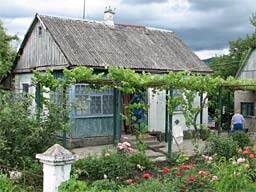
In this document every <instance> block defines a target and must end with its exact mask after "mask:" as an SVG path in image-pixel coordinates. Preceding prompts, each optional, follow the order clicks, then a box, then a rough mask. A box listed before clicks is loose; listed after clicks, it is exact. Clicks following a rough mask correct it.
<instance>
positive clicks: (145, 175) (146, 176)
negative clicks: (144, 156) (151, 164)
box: [142, 173, 151, 179]
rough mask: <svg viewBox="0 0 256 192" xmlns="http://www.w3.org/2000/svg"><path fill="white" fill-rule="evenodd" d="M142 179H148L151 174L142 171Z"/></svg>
mask: <svg viewBox="0 0 256 192" xmlns="http://www.w3.org/2000/svg"><path fill="white" fill-rule="evenodd" d="M142 177H143V178H144V179H149V178H150V177H151V175H150V174H149V173H144V174H143V176H142Z"/></svg>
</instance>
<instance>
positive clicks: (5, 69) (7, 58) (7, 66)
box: [0, 20, 18, 82]
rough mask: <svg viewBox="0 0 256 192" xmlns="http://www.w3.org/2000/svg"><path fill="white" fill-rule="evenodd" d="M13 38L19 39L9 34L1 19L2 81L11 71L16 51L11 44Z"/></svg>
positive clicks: (0, 66) (0, 78)
mask: <svg viewBox="0 0 256 192" xmlns="http://www.w3.org/2000/svg"><path fill="white" fill-rule="evenodd" d="M13 40H18V37H17V36H16V35H14V36H12V35H8V34H7V33H6V31H5V29H4V27H3V23H2V22H1V20H0V82H1V81H2V80H3V78H4V77H6V76H7V74H8V73H9V72H10V70H11V68H12V66H13V61H14V59H15V54H16V51H15V49H14V48H13V47H12V46H11V42H12V41H13Z"/></svg>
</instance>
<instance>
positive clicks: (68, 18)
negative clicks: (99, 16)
mask: <svg viewBox="0 0 256 192" xmlns="http://www.w3.org/2000/svg"><path fill="white" fill-rule="evenodd" d="M37 15H38V16H39V18H40V17H46V18H47V17H48V18H57V19H61V20H72V21H78V22H80V21H81V22H87V23H97V24H103V25H105V23H104V21H98V20H91V19H79V18H72V17H63V16H55V15H41V14H38V13H37ZM114 25H115V26H121V27H129V28H142V29H148V30H152V31H160V32H167V33H174V32H173V31H171V30H168V29H163V28H157V27H149V26H144V25H132V24H123V23H114Z"/></svg>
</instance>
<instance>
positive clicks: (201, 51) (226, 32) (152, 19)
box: [0, 0, 256, 59]
mask: <svg viewBox="0 0 256 192" xmlns="http://www.w3.org/2000/svg"><path fill="white" fill-rule="evenodd" d="M83 3H84V0H0V5H1V6H0V19H1V20H2V21H3V23H4V27H5V28H6V29H7V30H8V32H9V33H11V34H18V35H19V37H21V38H23V36H24V34H25V33H26V31H27V29H28V27H29V25H30V24H31V22H32V19H33V17H34V15H35V14H36V13H39V14H44V15H53V16H63V17H71V18H82V15H83ZM85 5H86V8H85V11H86V14H85V15H86V19H90V20H102V19H103V12H104V10H105V7H106V6H111V7H113V8H116V14H115V16H114V22H115V23H123V24H131V25H144V26H149V27H156V28H163V29H168V30H172V31H174V32H175V33H176V34H177V36H178V37H179V38H181V39H182V40H183V42H185V44H186V45H187V46H189V47H190V48H192V49H193V51H195V52H196V54H197V55H199V57H200V58H202V59H204V58H208V57H210V56H213V55H215V54H223V53H227V47H228V42H229V41H230V40H235V39H237V38H238V37H244V36H245V35H246V34H251V33H252V32H253V31H254V29H253V27H252V26H251V25H250V24H249V16H250V15H251V14H252V13H253V12H255V11H256V0H85Z"/></svg>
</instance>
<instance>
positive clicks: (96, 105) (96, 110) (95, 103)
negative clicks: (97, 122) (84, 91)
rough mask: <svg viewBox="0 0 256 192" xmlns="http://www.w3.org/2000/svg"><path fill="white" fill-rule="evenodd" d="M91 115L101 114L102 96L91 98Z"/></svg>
mask: <svg viewBox="0 0 256 192" xmlns="http://www.w3.org/2000/svg"><path fill="white" fill-rule="evenodd" d="M90 112H91V114H101V96H91V103H90Z"/></svg>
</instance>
